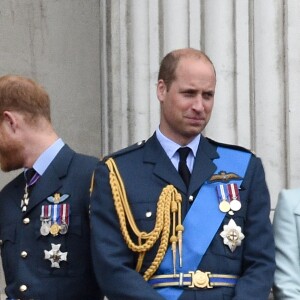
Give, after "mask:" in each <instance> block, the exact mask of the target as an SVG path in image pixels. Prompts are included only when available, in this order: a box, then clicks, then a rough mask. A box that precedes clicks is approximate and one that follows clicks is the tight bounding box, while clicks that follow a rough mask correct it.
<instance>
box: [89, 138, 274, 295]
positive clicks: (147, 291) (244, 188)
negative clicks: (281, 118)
mask: <svg viewBox="0 0 300 300" xmlns="http://www.w3.org/2000/svg"><path fill="white" fill-rule="evenodd" d="M218 145H219V144H218V143H216V142H213V141H211V140H209V139H207V138H205V137H204V136H202V137H201V141H200V144H199V147H198V150H197V155H196V159H195V162H194V167H193V171H192V175H191V181H190V185H189V188H188V190H187V188H186V186H185V184H184V182H183V181H182V179H181V177H180V175H179V174H178V172H177V171H176V169H175V168H174V166H173V165H172V163H171V161H170V159H169V158H168V157H167V155H166V153H165V151H164V150H163V148H162V147H161V145H160V143H159V142H158V140H157V138H156V136H155V135H154V136H152V137H151V138H150V139H149V140H148V141H147V142H145V143H143V144H137V145H135V146H132V147H129V148H127V149H125V150H121V151H120V152H117V153H115V154H113V155H112V157H113V158H114V160H115V162H116V164H117V167H118V169H119V172H120V175H121V177H122V179H123V182H124V186H125V189H126V193H127V198H128V201H129V205H130V207H131V210H132V212H133V215H134V218H135V221H136V224H137V226H138V228H139V230H140V231H146V232H150V231H151V230H152V229H153V227H154V223H155V218H156V206H157V201H158V198H159V195H160V193H161V191H162V189H163V188H164V187H165V186H166V185H169V184H172V185H174V186H175V187H176V189H177V190H178V191H179V192H180V193H181V195H182V201H183V206H182V213H183V218H184V217H185V215H186V213H187V211H188V209H189V206H190V205H191V204H189V201H188V199H189V196H190V195H194V196H196V194H197V192H198V191H199V189H200V188H201V186H202V185H203V183H204V182H205V181H206V180H208V179H209V178H210V177H211V176H212V175H213V174H214V171H215V170H216V166H215V164H214V161H213V160H214V159H216V158H218V157H219V155H218V153H217V146H218ZM223 146H224V145H223ZM227 147H233V146H227ZM239 150H240V151H241V150H242V151H247V150H245V149H241V148H239ZM234 159H235V158H234V156H233V157H232V160H234ZM227 171H230V170H227ZM94 184H95V186H94V190H93V192H92V197H91V225H92V238H91V241H92V256H93V261H94V266H95V272H96V276H97V280H98V282H99V284H100V286H101V288H102V289H103V292H104V294H105V295H106V296H107V297H108V298H109V299H110V300H123V299H126V300H137V299H143V300H158V299H163V298H162V296H161V295H160V294H158V293H157V291H156V290H155V289H153V288H152V287H151V286H150V285H149V284H148V283H147V282H146V281H144V279H143V278H142V274H143V272H144V271H145V270H146V269H147V268H148V267H149V266H150V264H151V262H152V261H153V259H154V256H155V254H156V252H155V251H154V249H153V250H150V251H149V252H148V253H147V254H146V256H145V260H144V263H143V267H142V270H141V274H139V273H137V272H136V271H135V266H136V262H137V254H135V253H133V252H132V251H131V250H130V249H129V248H128V247H127V245H126V244H125V242H124V239H123V237H122V234H121V232H120V225H119V220H118V217H117V214H116V211H115V207H114V201H113V199H112V193H111V188H110V184H109V174H108V168H107V166H106V165H105V164H104V162H100V163H99V165H98V167H97V168H96V171H95V181H94ZM239 193H240V197H241V204H242V208H241V209H240V210H239V211H238V212H236V213H235V214H234V216H230V215H227V216H226V217H225V219H224V221H223V223H222V224H221V226H220V228H219V229H218V231H217V233H216V234H215V236H214V237H213V239H212V242H211V243H210V245H209V247H208V249H207V251H206V253H205V255H204V256H203V259H202V261H201V263H200V265H199V266H198V269H200V270H201V271H206V272H211V273H217V274H231V275H238V276H240V278H239V280H238V283H237V285H236V286H235V287H234V288H232V287H214V288H212V289H195V290H192V289H186V290H184V291H183V293H182V294H181V296H180V298H179V299H180V300H192V299H193V300H194V299H198V300H200V299H201V300H219V299H220V300H221V299H222V300H225V299H227V300H229V299H232V300H233V299H234V300H238V299H239V300H266V299H268V295H269V292H270V289H271V286H272V282H273V273H274V269H275V262H274V241H273V235H272V228H271V224H270V220H269V213H270V198H269V192H268V189H267V186H266V182H265V176H264V170H263V167H262V164H261V160H260V159H259V158H257V157H256V156H255V155H253V154H251V158H250V162H249V165H248V168H247V170H246V174H245V177H244V179H243V181H242V184H241V188H240V191H239ZM205 201H217V197H216V198H215V199H205ZM149 212H151V213H152V214H149ZM149 216H150V217H149ZM230 218H233V219H234V221H235V222H236V223H237V225H238V226H241V228H242V232H243V233H244V235H245V238H244V240H243V241H242V245H241V246H238V247H237V249H236V250H235V251H233V252H231V251H230V249H229V247H228V246H227V245H224V243H223V238H222V237H221V236H220V232H221V231H222V230H223V225H224V224H228V222H229V220H230ZM202 226H206V224H203V225H202ZM184 238H185V237H184V235H183V241H184ZM154 248H155V249H156V250H157V247H156V246H155V247H154Z"/></svg>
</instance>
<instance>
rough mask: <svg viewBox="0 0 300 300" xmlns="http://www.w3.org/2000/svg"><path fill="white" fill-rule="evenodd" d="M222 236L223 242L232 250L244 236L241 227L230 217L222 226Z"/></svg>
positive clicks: (239, 243)
mask: <svg viewBox="0 0 300 300" xmlns="http://www.w3.org/2000/svg"><path fill="white" fill-rule="evenodd" d="M220 235H221V237H222V238H223V243H224V244H225V245H227V246H228V247H229V249H230V250H231V252H233V251H234V250H235V249H236V247H237V246H240V245H241V244H242V240H243V239H244V238H245V236H244V234H243V233H242V230H241V227H240V226H237V225H236V223H235V222H234V220H233V219H230V221H229V223H228V225H224V226H223V231H222V232H221V233H220Z"/></svg>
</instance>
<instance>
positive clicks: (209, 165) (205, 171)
mask: <svg viewBox="0 0 300 300" xmlns="http://www.w3.org/2000/svg"><path fill="white" fill-rule="evenodd" d="M218 157H219V155H218V153H217V151H216V148H215V147H214V146H212V145H211V144H210V143H209V142H208V141H207V139H206V138H205V137H204V136H201V139H200V144H199V147H198V150H197V155H196V159H195V162H194V167H193V172H192V175H191V181H190V186H189V194H194V193H195V192H196V191H197V190H199V188H200V187H201V186H202V184H203V183H204V182H205V181H206V180H208V179H209V178H210V177H211V175H212V174H213V173H214V171H215V170H216V168H217V167H216V165H215V164H214V163H213V160H214V159H215V158H218Z"/></svg>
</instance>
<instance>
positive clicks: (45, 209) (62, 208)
mask: <svg viewBox="0 0 300 300" xmlns="http://www.w3.org/2000/svg"><path fill="white" fill-rule="evenodd" d="M69 217H70V205H69V203H64V204H53V205H43V206H42V209H41V216H40V220H41V228H40V233H41V235H43V236H47V235H48V234H49V233H50V234H51V235H52V236H57V235H58V234H66V233H67V232H68V227H69V219H70V218H69Z"/></svg>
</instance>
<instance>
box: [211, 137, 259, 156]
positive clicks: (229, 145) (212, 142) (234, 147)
mask: <svg viewBox="0 0 300 300" xmlns="http://www.w3.org/2000/svg"><path fill="white" fill-rule="evenodd" d="M207 140H208V141H209V143H211V144H214V145H216V146H221V147H224V148H231V149H236V150H239V151H244V152H249V153H252V154H254V155H255V153H254V152H253V151H251V150H249V149H247V148H244V147H242V146H238V145H231V144H225V143H220V142H217V141H214V140H212V139H210V138H207Z"/></svg>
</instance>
